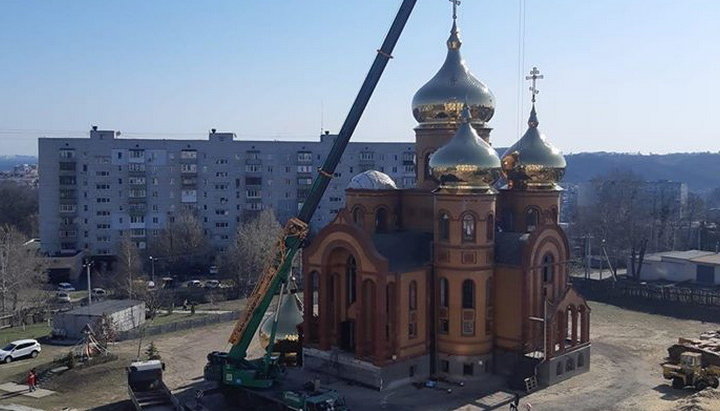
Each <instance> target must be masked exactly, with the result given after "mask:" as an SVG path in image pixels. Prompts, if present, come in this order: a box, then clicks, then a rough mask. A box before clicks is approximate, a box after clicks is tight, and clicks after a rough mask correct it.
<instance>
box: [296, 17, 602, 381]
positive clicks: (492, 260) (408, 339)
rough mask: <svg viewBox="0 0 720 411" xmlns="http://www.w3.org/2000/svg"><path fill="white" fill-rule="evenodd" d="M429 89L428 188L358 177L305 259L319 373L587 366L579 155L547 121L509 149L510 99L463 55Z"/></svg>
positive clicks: (512, 375) (352, 376)
mask: <svg viewBox="0 0 720 411" xmlns="http://www.w3.org/2000/svg"><path fill="white" fill-rule="evenodd" d="M461 45H462V43H461V40H460V36H459V32H458V29H457V23H456V17H455V16H453V25H452V29H451V34H450V38H449V39H448V41H447V49H448V50H447V57H446V59H445V62H444V63H443V65H442V67H441V68H440V70H439V71H438V72H437V74H436V75H435V76H434V77H433V78H432V79H431V80H430V81H429V82H428V83H427V84H425V85H424V86H423V87H421V88H420V90H419V91H418V92H417V93H416V94H415V97H414V98H413V102H412V111H413V115H414V117H415V119H416V120H417V122H418V126H417V127H416V128H415V135H416V170H417V184H416V187H415V188H412V189H404V190H399V189H397V187H396V185H395V183H394V182H393V180H392V179H391V178H390V177H389V176H387V175H385V174H383V173H381V172H379V171H375V170H368V171H365V172H363V173H361V174H359V175H357V176H355V177H354V178H353V179H352V181H351V182H350V184H349V186H348V187H347V191H346V206H345V208H344V209H343V210H341V211H340V213H339V214H338V215H337V217H336V218H335V220H334V221H333V222H332V223H330V224H329V225H328V226H326V227H325V228H324V229H323V230H321V231H320V232H319V233H318V234H317V235H316V236H315V237H314V238H313V239H312V240H311V242H310V244H309V246H308V247H307V248H305V250H304V252H303V274H304V276H303V278H304V297H303V298H304V310H305V312H304V323H303V332H304V339H303V345H304V350H303V353H304V354H303V355H304V366H305V367H306V368H307V369H310V370H315V371H318V372H323V373H327V374H331V375H335V376H338V377H341V378H345V379H348V380H353V381H356V382H358V383H361V384H364V385H367V386H370V387H374V388H377V389H381V390H382V389H388V388H391V387H394V386H397V385H400V384H406V383H409V382H416V381H424V380H425V379H427V378H430V377H437V378H444V379H448V380H452V381H458V382H459V381H465V382H466V384H471V383H473V382H476V383H482V380H483V379H486V378H488V377H489V376H491V375H493V374H497V375H502V376H505V377H507V378H508V381H509V382H510V384H511V385H514V386H521V385H522V384H524V382H525V380H526V379H527V378H531V379H532V377H537V380H538V381H539V383H540V384H541V385H549V384H553V383H555V382H557V381H560V380H562V379H566V378H569V377H571V376H573V375H577V374H579V373H582V372H585V371H587V370H588V369H589V365H590V339H589V336H590V322H589V318H590V309H589V307H588V305H587V303H586V301H585V299H584V298H583V297H582V296H581V295H579V294H578V293H577V292H576V291H575V290H574V289H573V287H572V285H571V284H570V283H569V281H568V260H569V258H570V250H569V246H568V240H567V237H566V235H565V233H564V232H563V230H562V228H561V227H560V226H559V225H558V222H559V218H558V210H559V205H560V204H559V202H560V193H561V191H562V189H561V188H560V186H559V185H558V183H559V181H560V179H561V178H562V176H563V173H564V170H565V166H566V163H565V159H564V157H563V156H562V154H561V153H560V151H558V150H557V149H556V148H554V147H553V146H552V145H550V143H549V142H548V141H547V139H546V137H545V136H544V135H543V134H542V133H541V132H540V130H539V129H538V125H539V121H538V116H537V113H536V110H535V95H536V94H537V90H536V88H535V80H537V79H539V78H542V76H539V72H538V71H537V69H533V71H532V72H531V73H530V74H531V75H530V76H529V77H528V79H531V80H532V84H533V87H532V88H531V90H532V92H533V95H532V97H533V98H532V102H533V106H532V110H531V112H530V117H529V121H528V129H527V131H526V132H525V134H524V135H523V136H522V137H521V138H520V139H519V140H518V141H517V142H516V143H515V144H514V145H513V146H512V147H510V148H509V149H508V150H507V152H506V153H505V154H504V155H503V156H502V158H500V157H499V156H498V155H497V153H496V151H495V149H494V148H493V147H492V146H491V144H490V132H491V130H492V129H491V128H490V127H489V125H488V122H489V121H490V119H491V118H492V117H493V114H494V111H495V97H494V96H493V94H492V92H491V91H490V90H489V89H488V87H487V86H486V85H485V84H483V83H482V82H481V81H480V80H478V79H477V78H476V77H475V76H474V75H473V74H471V73H470V71H469V69H468V67H467V65H466V63H465V61H464V60H463V58H462V57H461V54H460V48H461Z"/></svg>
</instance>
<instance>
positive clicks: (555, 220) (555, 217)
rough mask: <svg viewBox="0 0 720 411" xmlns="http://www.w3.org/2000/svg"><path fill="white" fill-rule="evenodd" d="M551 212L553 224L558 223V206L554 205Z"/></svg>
mask: <svg viewBox="0 0 720 411" xmlns="http://www.w3.org/2000/svg"><path fill="white" fill-rule="evenodd" d="M550 214H551V215H552V219H553V224H558V223H559V222H560V221H559V220H558V210H557V207H553V208H551V209H550Z"/></svg>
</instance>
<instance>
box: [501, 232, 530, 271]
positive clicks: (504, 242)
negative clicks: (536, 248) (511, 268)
mask: <svg viewBox="0 0 720 411" xmlns="http://www.w3.org/2000/svg"><path fill="white" fill-rule="evenodd" d="M528 238H530V234H529V233H512V232H499V233H495V262H496V263H499V264H509V265H520V264H521V263H522V253H523V247H524V246H525V244H527V240H528Z"/></svg>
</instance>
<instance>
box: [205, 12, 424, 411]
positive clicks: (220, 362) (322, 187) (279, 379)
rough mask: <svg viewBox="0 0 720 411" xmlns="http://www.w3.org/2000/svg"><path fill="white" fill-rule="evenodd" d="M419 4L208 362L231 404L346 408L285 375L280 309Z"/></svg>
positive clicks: (374, 69) (398, 25)
mask: <svg viewBox="0 0 720 411" xmlns="http://www.w3.org/2000/svg"><path fill="white" fill-rule="evenodd" d="M416 2H417V0H403V2H402V4H401V5H400V9H399V10H398V12H397V15H396V16H395V20H394V21H393V23H392V25H391V26H390V30H389V31H388V33H387V35H386V36H385V40H384V41H383V44H382V45H381V47H380V48H379V49H378V50H377V54H376V55H375V59H374V61H373V64H372V66H371V67H370V70H369V71H368V73H367V76H366V77H365V81H364V82H363V84H362V86H361V87H360V90H359V91H358V94H357V97H356V98H355V101H354V102H353V104H352V106H351V108H350V111H349V113H348V115H347V117H346V118H345V121H344V122H343V125H342V127H341V128H340V132H339V133H338V135H337V137H336V138H335V141H334V142H333V145H332V147H331V149H330V152H329V153H328V155H327V158H325V161H324V162H323V165H322V167H320V168H319V169H318V173H317V176H316V177H315V179H314V181H313V184H312V186H311V189H310V192H309V194H308V196H307V198H306V200H305V201H304V202H303V205H302V208H301V209H300V212H299V213H298V215H297V216H296V217H294V218H291V219H290V220H289V221H288V222H287V224H286V225H285V227H284V229H283V234H282V236H281V237H280V238H279V239H278V242H277V243H276V245H275V248H274V249H273V250H272V253H271V254H272V255H271V259H270V263H269V264H268V265H267V266H266V267H265V269H264V270H263V272H262V273H261V274H260V276H259V279H258V282H257V284H256V285H255V289H254V290H253V293H252V294H251V295H250V297H249V298H248V302H247V305H246V307H245V310H244V313H243V314H241V317H240V319H239V320H238V321H237V323H236V325H235V328H234V330H233V332H232V333H231V335H230V338H229V340H228V342H229V344H230V346H231V348H230V350H229V352H212V353H210V354H208V362H207V364H206V366H205V369H204V376H205V379H206V380H208V381H214V382H216V383H217V384H218V385H219V389H220V391H222V392H223V393H224V394H225V397H226V399H229V400H230V402H233V400H235V399H238V398H243V399H248V400H250V399H253V400H256V399H259V400H261V401H265V403H266V405H264V406H263V408H267V407H269V406H275V407H280V408H284V409H291V410H303V411H311V410H313V411H314V410H338V411H340V410H345V409H347V407H346V406H345V403H344V400H343V399H342V397H341V396H340V394H339V393H338V392H336V391H334V390H330V389H327V388H322V387H319V384H314V383H305V384H303V383H301V382H298V383H297V384H296V383H291V381H289V380H288V379H287V378H286V376H285V372H284V369H283V367H282V366H281V364H280V363H279V361H278V359H279V356H278V355H277V354H276V353H275V352H274V345H275V332H276V329H277V320H278V312H279V308H280V307H281V306H282V302H283V299H284V298H285V294H286V292H289V288H290V287H289V286H290V283H291V282H293V281H292V277H291V275H290V274H291V270H292V261H293V258H294V257H295V255H296V254H297V252H298V251H299V249H300V248H301V247H302V246H303V244H304V243H305V240H306V237H307V235H308V233H309V232H310V229H309V222H310V221H311V220H312V216H313V214H314V213H315V210H316V209H317V207H318V204H319V203H320V199H321V198H322V196H323V194H324V193H325V191H326V190H327V187H328V185H329V184H330V180H331V179H332V177H333V174H334V173H335V168H336V167H337V165H338V163H339V162H340V158H341V157H342V154H343V152H344V151H345V148H346V147H347V144H348V142H349V141H350V137H351V136H352V134H353V133H354V131H355V128H356V127H357V125H358V122H359V121H360V117H361V116H362V113H363V112H364V111H365V108H366V107H367V104H368V102H369V101H370V97H371V96H372V94H373V92H374V90H375V87H376V86H377V84H378V81H379V80H380V77H381V76H382V73H383V71H384V70H385V67H386V66H387V63H388V62H389V61H390V59H391V58H392V52H393V49H394V48H395V45H396V44H397V41H398V39H399V38H400V34H401V33H402V31H403V29H404V28H405V24H406V23H407V21H408V19H409V17H410V14H411V12H412V10H413V8H414V7H415V3H416ZM278 291H279V294H278ZM276 294H277V295H278V297H277V299H278V303H277V308H276V310H275V318H274V323H273V326H272V329H271V332H270V338H269V342H268V344H267V347H266V351H265V355H264V356H263V357H261V358H258V359H248V358H247V350H248V347H249V346H250V343H251V341H252V339H253V338H254V335H255V333H256V331H257V330H258V327H259V326H260V322H261V321H262V319H263V316H264V315H265V313H266V312H267V310H268V308H269V307H270V305H271V304H272V302H273V300H274V299H275V296H276ZM283 380H285V381H283Z"/></svg>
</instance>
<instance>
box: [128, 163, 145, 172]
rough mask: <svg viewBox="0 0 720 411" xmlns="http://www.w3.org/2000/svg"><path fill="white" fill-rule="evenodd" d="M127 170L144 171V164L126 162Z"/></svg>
mask: <svg viewBox="0 0 720 411" xmlns="http://www.w3.org/2000/svg"><path fill="white" fill-rule="evenodd" d="M128 171H134V172H145V164H138V163H130V164H128Z"/></svg>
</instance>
